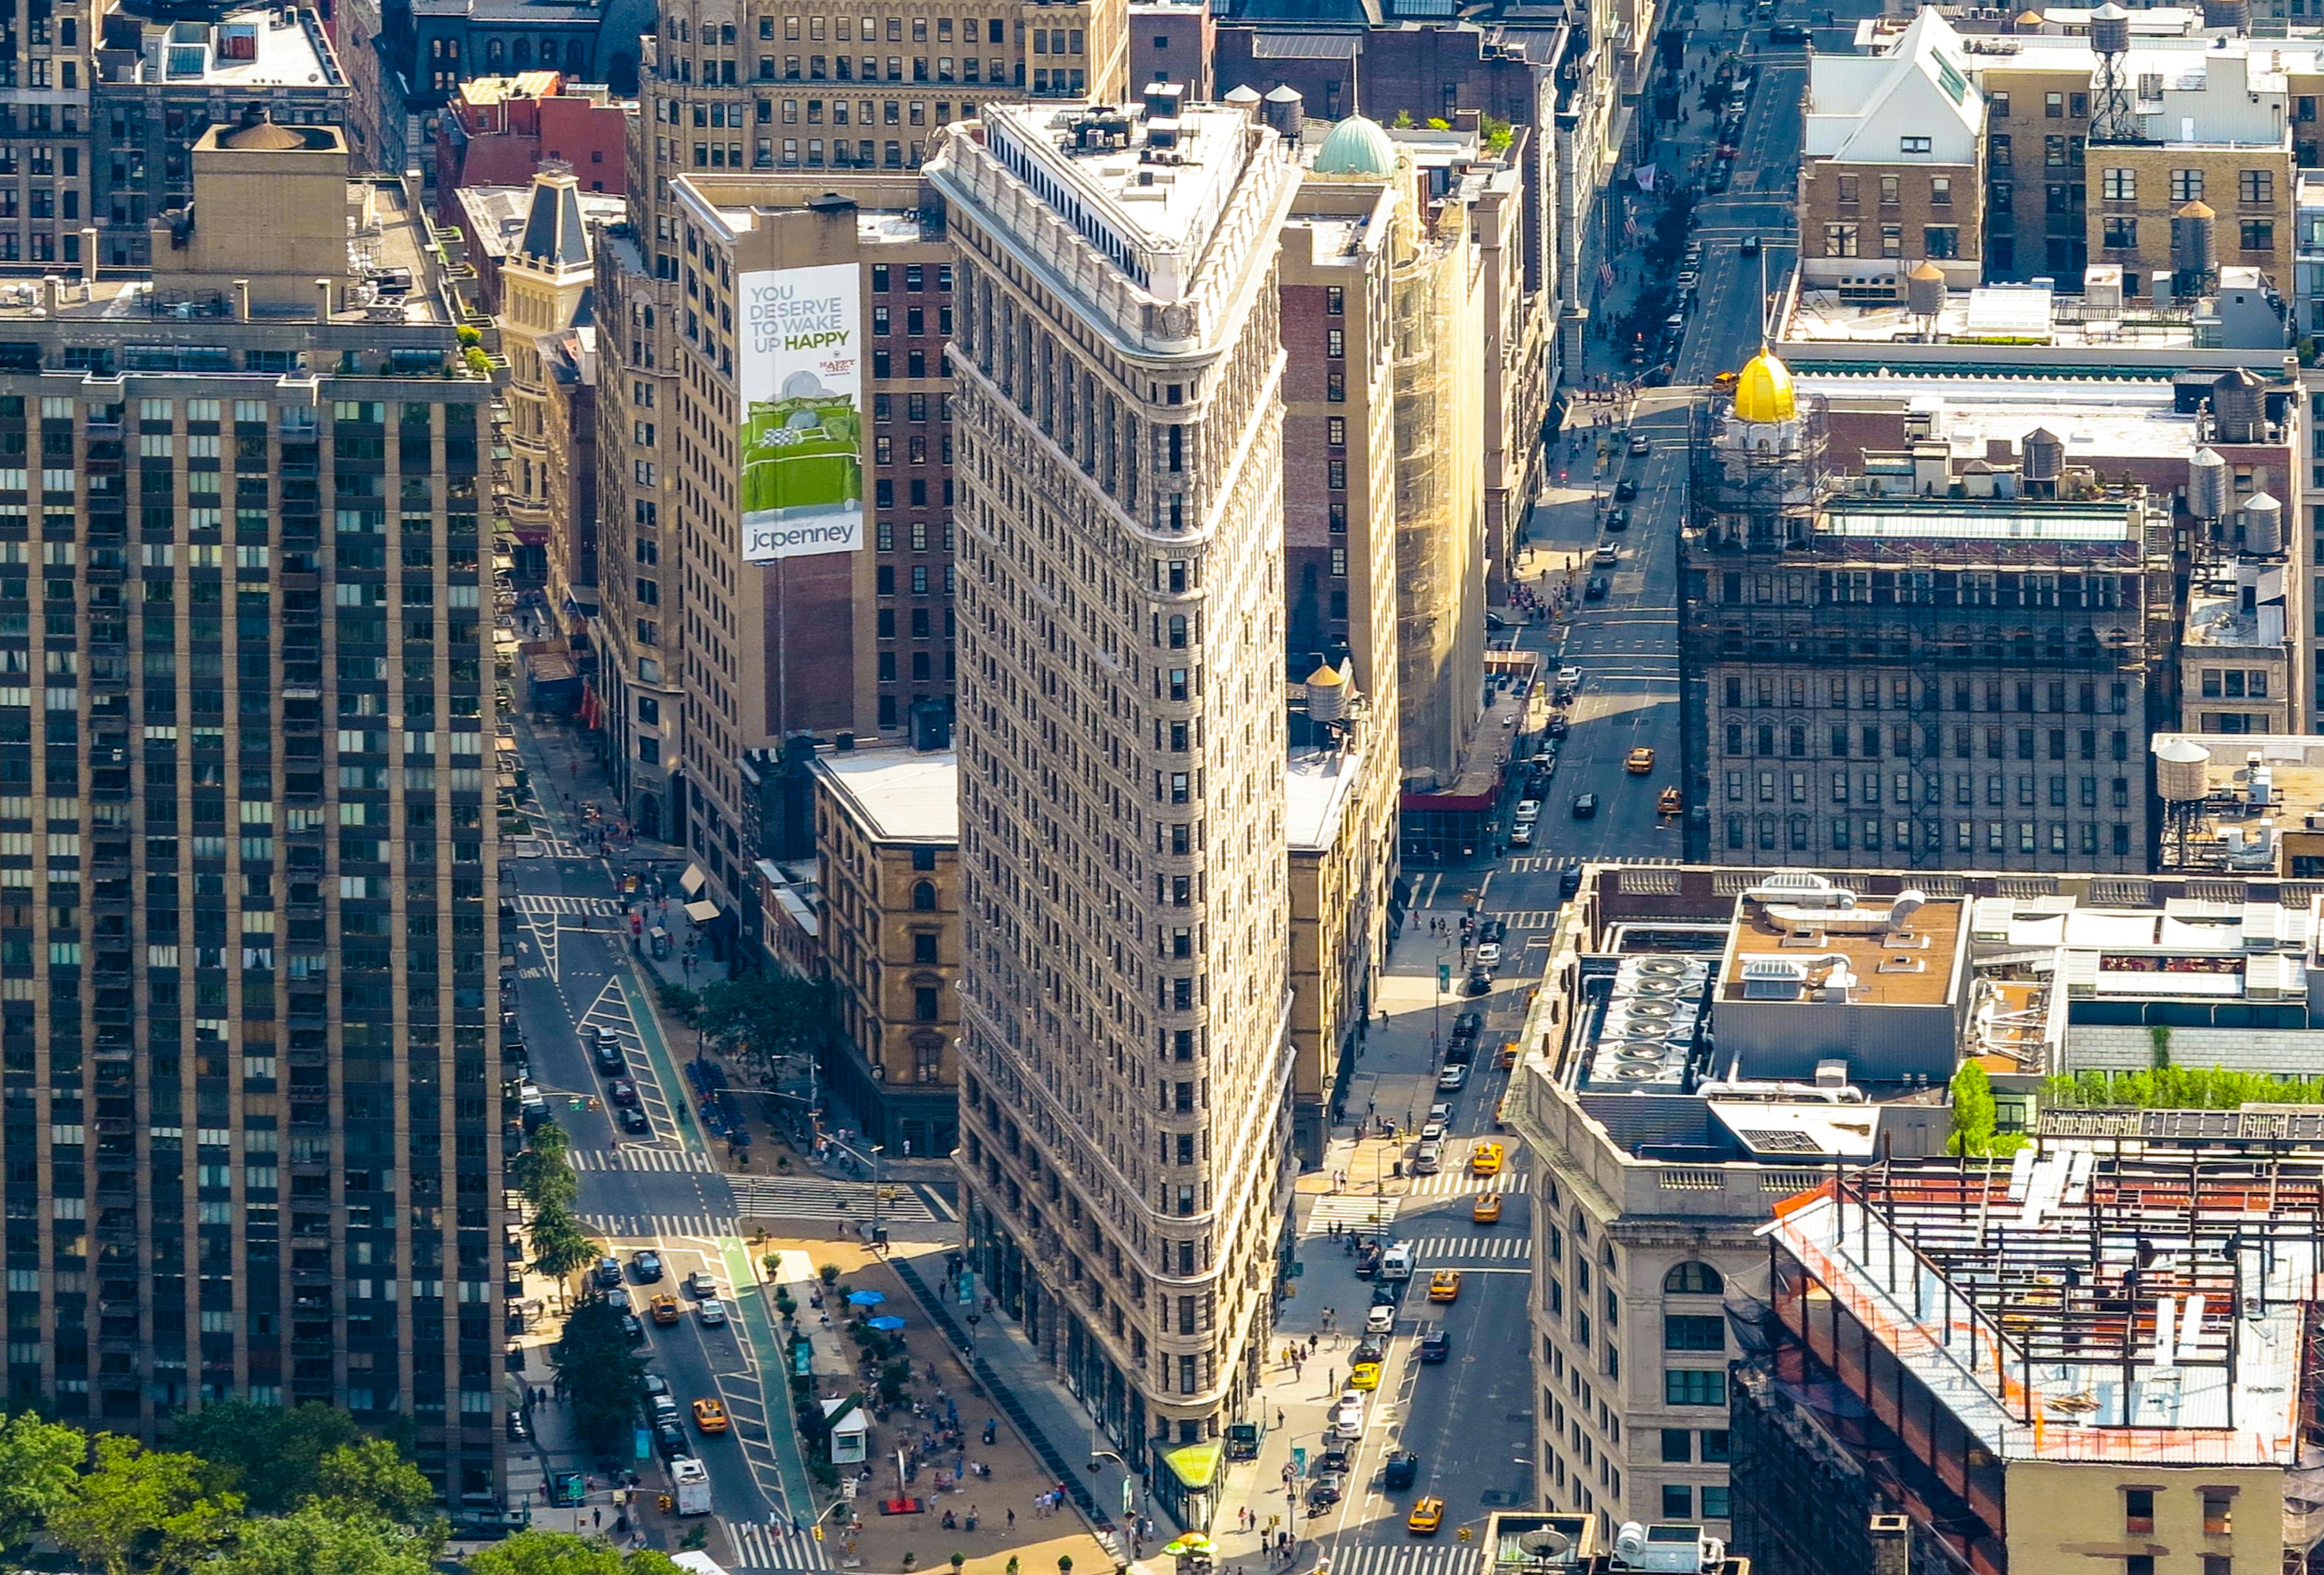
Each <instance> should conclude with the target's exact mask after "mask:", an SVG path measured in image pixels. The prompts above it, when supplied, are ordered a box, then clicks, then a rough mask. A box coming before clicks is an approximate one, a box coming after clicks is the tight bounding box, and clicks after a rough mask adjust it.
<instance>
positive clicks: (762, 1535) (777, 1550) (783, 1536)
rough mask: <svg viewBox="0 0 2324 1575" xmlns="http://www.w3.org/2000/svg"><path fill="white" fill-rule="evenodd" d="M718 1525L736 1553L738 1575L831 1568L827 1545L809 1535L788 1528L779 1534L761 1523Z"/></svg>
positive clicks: (760, 1574)
mask: <svg viewBox="0 0 2324 1575" xmlns="http://www.w3.org/2000/svg"><path fill="white" fill-rule="evenodd" d="M719 1524H720V1525H721V1526H723V1527H724V1529H725V1532H726V1541H727V1544H728V1545H729V1546H730V1547H732V1548H733V1550H734V1570H735V1575H762V1572H763V1575H774V1572H776V1571H788V1570H828V1569H830V1568H831V1560H830V1559H829V1558H828V1557H826V1556H825V1553H824V1551H823V1550H824V1544H823V1543H818V1542H816V1540H815V1538H814V1537H813V1536H811V1535H809V1534H807V1533H804V1532H795V1531H793V1530H791V1529H790V1527H789V1525H788V1524H784V1525H783V1527H782V1529H781V1530H779V1531H777V1530H775V1529H773V1528H772V1527H770V1526H768V1525H765V1524H761V1523H760V1522H758V1521H733V1520H721V1521H720V1522H719Z"/></svg>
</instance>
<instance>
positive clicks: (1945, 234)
mask: <svg viewBox="0 0 2324 1575" xmlns="http://www.w3.org/2000/svg"><path fill="white" fill-rule="evenodd" d="M1921 244H1922V249H1923V252H1924V253H1926V254H1927V255H1929V256H1931V257H1958V256H1960V226H1958V225H1923V226H1921Z"/></svg>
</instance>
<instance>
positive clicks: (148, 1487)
mask: <svg viewBox="0 0 2324 1575" xmlns="http://www.w3.org/2000/svg"><path fill="white" fill-rule="evenodd" d="M96 1456H97V1460H96V1466H95V1468H94V1469H91V1470H90V1471H89V1472H88V1474H87V1475H86V1476H84V1477H82V1478H81V1479H80V1481H79V1482H78V1484H77V1485H76V1487H75V1488H74V1491H73V1496H72V1497H71V1499H70V1500H69V1501H68V1502H66V1503H64V1504H60V1505H59V1506H57V1507H56V1508H54V1509H53V1510H51V1511H50V1513H49V1520H48V1532H49V1534H50V1535H51V1536H52V1537H54V1538H55V1539H56V1540H57V1542H58V1543H60V1545H61V1546H62V1547H63V1548H64V1549H65V1551H66V1552H69V1553H71V1554H72V1555H73V1556H74V1557H75V1558H78V1559H79V1560H81V1561H83V1562H85V1563H94V1564H102V1565H103V1566H104V1567H105V1570H106V1575H130V1572H131V1571H133V1570H157V1571H162V1572H164V1575H167V1572H171V1571H177V1570H185V1569H188V1568H189V1567H190V1566H191V1565H192V1564H194V1563H195V1562H197V1561H201V1560H203V1559H206V1558H208V1556H209V1555H210V1554H211V1553H213V1552H217V1550H218V1549H219V1548H221V1547H224V1546H225V1545H226V1543H229V1542H231V1541H232V1540H233V1539H234V1536H235V1532H236V1530H237V1529H238V1528H239V1526H240V1524H241V1522H242V1515H243V1497H242V1495H240V1494H238V1493H220V1494H217V1495H216V1496H215V1497H213V1496H212V1495H211V1494H210V1493H209V1492H208V1482H207V1478H208V1476H209V1475H210V1468H209V1466H208V1462H206V1461H204V1460H202V1459H201V1458H200V1457H198V1456H196V1455H184V1454H167V1453H163V1452H161V1451H154V1450H148V1449H147V1448H145V1446H144V1445H143V1444H141V1443H139V1442H138V1441H136V1440H135V1439H130V1438H121V1437H119V1436H117V1435H115V1434H113V1433H100V1434H98V1435H97V1441H96Z"/></svg>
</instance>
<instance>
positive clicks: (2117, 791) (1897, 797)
mask: <svg viewBox="0 0 2324 1575" xmlns="http://www.w3.org/2000/svg"><path fill="white" fill-rule="evenodd" d="M2049 783H2050V786H2049V800H2050V807H2051V808H2052V809H2063V808H2065V807H2066V778H2063V777H2060V776H2053V777H2052V778H2049ZM1976 785H1977V778H1974V777H1973V776H1971V775H1969V773H1968V772H1966V771H1964V772H1960V773H1957V774H1956V775H1955V776H1954V778H1953V802H1954V803H1955V804H1957V805H1959V806H1961V807H1963V808H1967V807H1968V806H1970V805H1972V804H1974V803H1976V802H1977V793H1976ZM1777 786H1778V784H1777V782H1776V780H1775V772H1773V771H1761V772H1759V773H1758V774H1757V794H1756V795H1754V794H1752V793H1751V792H1750V791H1749V788H1750V787H1751V779H1750V778H1748V776H1747V774H1746V773H1744V772H1741V771H1729V772H1728V773H1727V802H1728V803H1729V804H1741V803H1743V802H1745V801H1746V800H1747V799H1748V798H1752V797H1756V798H1757V802H1759V803H1761V804H1773V803H1775V796H1776V788H1777ZM1810 786H1811V784H1810V778H1809V775H1808V773H1807V772H1805V771H1794V772H1792V773H1791V779H1790V784H1789V792H1788V794H1787V796H1786V797H1785V799H1784V802H1786V803H1791V804H1806V803H1808V802H1809V801H1810ZM2006 788H2007V778H2004V777H2002V776H2001V775H1999V774H1998V773H1996V774H1994V775H1992V776H1989V777H1987V778H1986V779H1985V803H1986V806H1987V808H1990V809H1998V808H2000V807H2001V806H2002V805H2003V803H2004V802H2005V800H2006ZM1883 790H1884V786H1883V782H1882V778H1881V775H1880V773H1879V772H1877V771H1866V772H1864V773H1863V774H1862V775H1861V776H1860V777H1858V776H1855V775H1852V774H1851V773H1849V772H1847V771H1834V772H1833V773H1832V774H1831V802H1832V803H1834V804H1848V803H1851V802H1853V803H1856V804H1877V803H1879V802H1880V797H1881V794H1882V792H1883ZM1886 792H1887V793H1888V794H1889V796H1890V802H1891V803H1894V804H1895V805H1897V806H1900V807H1901V806H1905V805H1909V804H1911V803H1912V802H1913V774H1912V773H1911V772H1910V771H1898V772H1897V773H1895V776H1893V777H1891V778H1888V779H1887V782H1886ZM2110 794H2111V803H2112V805H2113V806H2114V807H2115V808H2116V809H2127V808H2129V807H2130V778H2127V777H2116V778H2111V779H2110ZM1921 801H1922V803H1923V804H1924V805H1926V806H1929V807H1931V808H1934V807H1935V806H1938V805H1941V804H1942V803H1943V802H1944V801H1945V779H1944V778H1943V777H1941V776H1940V775H1938V774H1937V773H1935V772H1931V773H1930V774H1929V776H1928V777H1927V778H1925V779H1924V780H1923V784H1922V788H1921ZM2033 805H2034V779H2033V776H2032V775H2031V774H2030V773H2027V774H2021V775H2020V776H2019V777H2018V778H2017V806H2018V807H2019V808H2021V809H2031V808H2033ZM2081 806H2082V807H2083V808H2084V809H2096V808H2097V807H2098V778H2096V777H2084V778H2081Z"/></svg>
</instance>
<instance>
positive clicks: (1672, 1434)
mask: <svg viewBox="0 0 2324 1575" xmlns="http://www.w3.org/2000/svg"><path fill="white" fill-rule="evenodd" d="M1693 1463H1694V1430H1693V1429H1692V1428H1689V1427H1666V1428H1664V1429H1663V1464H1664V1465H1665V1466H1687V1465H1692V1464H1693ZM1680 1518H1681V1519H1684V1518H1685V1517H1684V1516H1683V1515H1682V1516H1681V1517H1680Z"/></svg>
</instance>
